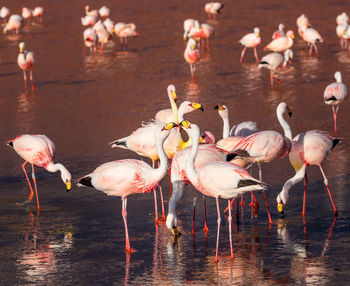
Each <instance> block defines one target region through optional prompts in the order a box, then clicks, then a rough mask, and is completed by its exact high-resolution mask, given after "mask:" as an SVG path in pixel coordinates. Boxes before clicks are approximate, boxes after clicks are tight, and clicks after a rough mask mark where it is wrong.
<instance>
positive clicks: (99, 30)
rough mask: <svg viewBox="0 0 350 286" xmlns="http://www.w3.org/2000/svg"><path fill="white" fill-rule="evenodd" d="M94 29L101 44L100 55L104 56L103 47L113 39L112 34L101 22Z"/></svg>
mask: <svg viewBox="0 0 350 286" xmlns="http://www.w3.org/2000/svg"><path fill="white" fill-rule="evenodd" d="M93 29H94V30H95V31H96V34H97V39H98V42H99V44H100V54H102V50H103V45H105V44H106V43H107V42H108V41H109V40H110V39H111V38H112V34H111V33H110V32H109V31H108V30H107V29H106V27H105V26H104V24H103V23H102V22H101V20H99V21H98V22H97V23H96V24H95V25H94V26H93Z"/></svg>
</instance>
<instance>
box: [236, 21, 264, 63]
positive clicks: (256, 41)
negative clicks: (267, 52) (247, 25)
mask: <svg viewBox="0 0 350 286" xmlns="http://www.w3.org/2000/svg"><path fill="white" fill-rule="evenodd" d="M238 42H239V43H240V44H241V45H243V46H245V47H244V48H243V50H242V53H241V59H240V62H241V63H242V62H243V57H244V54H245V51H246V50H247V48H254V56H255V59H256V61H257V62H258V61H259V57H258V53H257V52H256V47H257V46H259V45H260V43H261V38H260V29H259V28H257V27H255V28H254V33H249V34H247V35H245V36H243V38H242V39H240V40H239V41H238Z"/></svg>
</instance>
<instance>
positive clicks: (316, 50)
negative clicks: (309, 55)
mask: <svg viewBox="0 0 350 286" xmlns="http://www.w3.org/2000/svg"><path fill="white" fill-rule="evenodd" d="M313 46H314V48H315V52H316V55H317V56H318V49H317V46H316V44H313Z"/></svg>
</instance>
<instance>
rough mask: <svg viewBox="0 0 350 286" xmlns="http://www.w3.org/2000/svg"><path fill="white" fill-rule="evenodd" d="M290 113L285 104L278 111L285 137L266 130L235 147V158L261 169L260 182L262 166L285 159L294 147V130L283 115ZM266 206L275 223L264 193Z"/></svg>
mask: <svg viewBox="0 0 350 286" xmlns="http://www.w3.org/2000/svg"><path fill="white" fill-rule="evenodd" d="M286 113H288V115H289V116H290V117H291V116H292V112H291V110H290V109H289V107H288V105H287V104H286V103H285V102H281V103H280V104H279V105H278V106H277V109H276V114H277V119H278V122H279V123H280V125H281V126H282V128H283V131H284V135H282V134H281V133H279V132H277V131H272V130H264V131H259V132H257V133H254V134H252V135H250V136H248V137H245V138H243V139H242V140H241V141H239V142H238V143H237V144H236V146H235V147H234V149H233V150H231V152H232V157H231V158H230V159H233V158H235V159H236V158H240V159H242V160H243V161H245V162H246V165H248V164H252V163H257V164H258V167H259V180H260V181H261V180H262V171H261V164H262V163H265V162H270V161H272V160H275V159H282V158H284V157H285V156H286V155H287V154H288V153H289V151H290V148H291V145H292V130H291V128H290V126H289V124H288V122H287V121H286V120H285V119H284V117H283V115H284V114H286ZM230 156H231V155H230ZM263 195H264V199H265V205H266V209H267V213H268V218H269V222H270V223H273V221H272V219H271V215H270V211H269V209H268V204H267V200H266V196H265V193H264V192H263Z"/></svg>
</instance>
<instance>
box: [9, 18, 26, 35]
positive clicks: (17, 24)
mask: <svg viewBox="0 0 350 286" xmlns="http://www.w3.org/2000/svg"><path fill="white" fill-rule="evenodd" d="M22 22H23V18H22V17H21V16H20V15H16V14H15V15H11V16H10V18H9V20H8V22H7V23H6V25H5V28H4V34H6V33H7V31H13V30H15V32H16V34H18V33H19V29H20V28H21V27H22Z"/></svg>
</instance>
